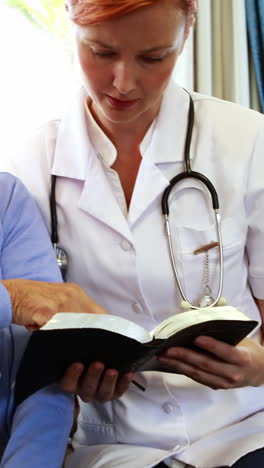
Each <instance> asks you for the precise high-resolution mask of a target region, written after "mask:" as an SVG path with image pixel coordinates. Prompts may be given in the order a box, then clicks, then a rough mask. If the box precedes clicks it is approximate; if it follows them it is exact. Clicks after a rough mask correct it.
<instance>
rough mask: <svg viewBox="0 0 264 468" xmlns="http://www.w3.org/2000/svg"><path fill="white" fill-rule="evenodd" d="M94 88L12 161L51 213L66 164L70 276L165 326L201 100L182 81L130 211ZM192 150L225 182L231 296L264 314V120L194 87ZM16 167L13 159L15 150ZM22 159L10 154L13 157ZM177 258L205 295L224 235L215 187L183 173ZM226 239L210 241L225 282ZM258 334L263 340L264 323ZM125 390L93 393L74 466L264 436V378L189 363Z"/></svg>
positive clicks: (190, 286)
mask: <svg viewBox="0 0 264 468" xmlns="http://www.w3.org/2000/svg"><path fill="white" fill-rule="evenodd" d="M84 96H85V93H84V91H83V90H82V91H81V92H80V94H79V95H78V96H77V98H76V99H75V100H74V102H73V105H72V106H71V109H70V110H69V112H68V113H67V114H66V115H65V117H64V118H63V119H62V121H57V122H50V123H49V124H48V125H46V126H44V127H43V128H41V129H39V131H38V132H36V134H35V136H34V137H33V138H32V140H31V141H30V142H28V143H27V144H26V145H25V147H24V148H23V149H22V150H20V151H19V152H18V153H17V155H16V156H15V158H14V159H13V161H12V166H11V168H12V171H13V172H15V174H16V175H17V176H19V177H21V178H22V180H23V181H24V183H25V184H26V185H27V186H28V187H29V189H30V190H31V191H32V192H33V193H34V195H35V197H36V199H37V201H38V203H39V205H40V208H41V210H42V212H43V215H44V217H45V219H46V222H47V224H48V225H50V213H49V204H48V196H49V185H50V174H51V173H52V174H56V175H57V176H59V177H58V181H57V190H56V193H57V197H56V198H57V210H58V222H59V236H60V245H61V246H62V247H63V248H65V249H66V250H67V252H68V254H69V258H70V267H69V275H68V280H69V281H75V282H78V283H79V284H80V285H81V286H82V287H83V288H84V289H85V290H86V291H87V292H88V294H90V295H91V296H92V297H93V298H94V299H95V300H96V301H98V302H99V303H100V304H101V305H102V306H104V307H105V308H106V309H108V310H109V311H110V313H113V314H116V315H120V316H124V317H126V318H128V319H130V320H132V321H135V322H138V323H139V324H141V325H142V326H143V327H145V328H146V329H148V330H150V329H152V328H154V326H156V325H157V324H158V323H159V322H160V321H161V320H163V319H165V318H166V317H167V316H168V315H170V314H172V313H176V312H177V311H179V306H178V304H179V302H180V296H179V293H178V290H177V286H176V284H175V280H174V276H173V271H172V268H171V263H170V257H169V253H168V245H167V241H166V238H165V233H164V222H163V218H162V215H161V209H160V203H161V194H162V193H163V191H164V189H165V188H166V187H167V186H168V182H169V180H170V179H171V178H172V177H173V176H174V175H176V174H178V173H179V172H180V171H182V169H183V163H182V162H183V150H184V142H185V134H186V126H187V114H188V105H189V99H188V96H187V94H186V93H185V91H183V90H182V89H180V88H178V87H177V86H176V85H174V84H172V83H171V84H170V85H169V87H168V89H167V91H166V93H165V96H164V99H163V103H162V107H161V110H160V114H159V116H158V119H157V122H156V124H155V128H154V130H153V133H152V136H151V138H150V141H149V144H148V145H147V147H146V148H145V150H144V152H143V160H142V164H141V166H140V170H139V174H138V177H137V181H136V185H135V188H134V193H133V197H132V200H131V205H130V208H129V214H128V218H127V219H126V218H125V217H124V215H123V214H122V212H121V210H120V207H119V205H118V203H117V201H116V198H115V196H114V194H113V190H112V187H111V186H110V184H109V180H108V179H107V177H106V174H105V170H104V167H103V164H102V161H101V160H100V158H98V157H97V155H96V153H95V151H94V149H93V147H92V145H91V143H90V140H89V137H88V134H87V125H86V118H87V116H86V114H85V110H84ZM193 98H194V102H195V112H196V116H195V122H196V123H195V128H194V134H193V140H192V149H191V160H192V167H193V169H194V170H197V171H201V172H202V173H203V174H205V175H206V176H207V177H208V178H209V179H210V180H211V181H212V183H213V184H214V186H215V188H216V190H217V192H218V195H219V200H220V209H221V214H222V233H223V241H224V262H225V275H224V288H223V295H224V297H226V298H227V300H228V303H229V304H230V305H234V306H237V307H238V308H239V309H241V310H242V311H244V312H245V313H247V314H248V315H250V316H251V317H252V318H254V319H257V320H259V321H260V315H259V311H258V309H257V307H256V305H255V303H254V300H253V298H252V294H251V291H252V292H253V295H254V296H256V297H258V298H260V299H264V216H263V210H264V178H263V174H264V151H263V148H264V119H263V116H261V115H260V114H257V113H254V112H253V111H249V110H247V109H245V108H242V107H239V106H237V105H234V104H230V103H227V102H223V101H219V100H217V99H214V98H211V97H207V96H202V95H198V94H194V95H193ZM3 167H5V168H6V164H5V163H4V162H3ZM9 167H10V166H9ZM170 213H171V224H172V232H173V239H174V248H175V256H176V260H177V267H178V270H179V274H180V277H181V280H182V284H183V287H184V290H185V292H186V295H187V297H189V298H190V299H191V300H192V301H195V300H197V299H198V298H199V295H200V294H201V288H202V276H203V256H199V255H197V256H195V255H193V251H194V250H195V249H196V248H198V247H200V246H202V245H205V244H207V243H209V242H211V241H213V240H216V234H215V228H214V217H213V212H212V210H211V204H210V198H209V196H208V193H207V190H206V189H205V188H204V187H203V186H201V185H200V184H199V183H197V182H196V181H194V180H191V179H189V180H187V181H183V182H181V183H180V184H179V185H178V186H177V187H176V188H175V191H174V194H173V195H172V197H171V200H170ZM217 260H218V257H217V251H213V250H212V251H210V272H211V273H210V275H211V279H212V289H213V292H215V291H216V290H217V284H218V281H217V279H218V269H217V268H218V261H217ZM254 339H256V340H257V341H259V340H260V332H259V330H258V331H257V332H256V333H255V334H254ZM137 379H138V381H139V382H140V383H142V384H143V385H144V386H145V387H146V391H145V393H143V392H141V391H140V390H139V389H138V388H136V387H135V386H134V385H131V387H130V389H129V391H128V392H127V393H126V394H125V395H124V396H123V397H122V398H120V399H119V400H116V401H113V402H109V403H106V404H98V403H94V404H84V403H81V414H80V418H79V427H78V431H77V433H76V435H75V439H74V445H75V448H76V452H75V455H74V456H72V457H69V459H68V464H67V468H68V467H71V466H74V467H79V468H80V467H85V468H87V467H93V468H106V467H107V468H110V467H116V466H118V467H120V466H122V468H126V467H127V468H131V467H132V466H133V468H143V467H145V468H146V467H151V466H154V465H155V464H157V463H158V462H159V461H160V460H162V459H165V458H167V457H168V456H170V455H171V454H175V456H176V458H177V460H178V461H179V464H178V463H177V462H175V463H176V464H175V466H179V465H180V466H181V463H180V461H182V462H183V463H186V464H190V465H193V466H195V467H197V468H213V467H216V466H222V465H229V464H232V463H234V462H235V461H236V460H237V459H238V458H240V457H241V456H243V455H244V454H246V453H248V452H249V451H252V450H255V449H257V448H260V447H263V446H264V431H263V427H264V387H259V388H251V387H247V388H242V389H237V390H228V391H224V390H218V391H214V390H211V389H209V388H207V387H205V386H203V385H200V384H198V383H196V382H193V381H192V380H191V379H188V378H186V377H184V376H180V375H173V374H165V373H163V374H162V373H155V372H150V373H144V374H141V375H139V376H137Z"/></svg>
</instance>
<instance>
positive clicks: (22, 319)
mask: <svg viewBox="0 0 264 468" xmlns="http://www.w3.org/2000/svg"><path fill="white" fill-rule="evenodd" d="M1 283H3V285H4V286H5V288H6V289H7V291H8V293H9V295H10V299H11V303H12V314H13V318H12V321H13V323H15V324H17V325H24V326H25V327H27V328H28V329H29V330H35V329H38V328H39V327H41V326H42V325H44V324H45V323H46V322H47V321H48V320H49V319H50V318H51V317H52V316H53V315H54V314H56V313H57V312H87V313H92V314H106V313H107V312H106V310H104V309H103V308H102V307H101V306H99V305H98V304H96V302H94V301H93V300H92V299H91V298H90V297H88V296H87V295H86V294H85V292H84V291H83V290H82V288H80V286H78V285H77V284H73V283H46V282H42V281H32V280H25V279H11V280H2V281H1ZM132 379H133V374H132V373H131V372H130V373H127V374H126V375H124V376H123V377H122V378H119V373H118V372H117V371H116V370H114V369H107V370H106V371H105V369H104V364H102V363H100V362H95V363H92V364H91V365H90V366H89V368H88V369H87V370H85V369H84V365H83V364H81V363H74V364H72V365H71V366H69V367H68V369H67V370H66V372H65V374H64V377H63V378H62V379H61V388H62V390H64V391H66V392H73V393H78V394H79V396H80V397H81V398H82V400H83V401H86V402H87V401H92V400H98V401H101V402H105V401H108V400H111V399H114V398H119V397H120V396H121V395H122V394H123V393H124V392H125V391H126V390H127V389H128V386H129V383H130V382H131V380H132Z"/></svg>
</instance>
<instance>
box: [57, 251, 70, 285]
mask: <svg viewBox="0 0 264 468" xmlns="http://www.w3.org/2000/svg"><path fill="white" fill-rule="evenodd" d="M54 251H55V255H56V260H57V264H58V267H59V269H60V271H61V275H62V278H63V280H64V281H66V273H67V269H68V264H69V261H68V256H67V254H66V252H65V250H64V249H62V248H61V247H59V246H58V245H55V246H54Z"/></svg>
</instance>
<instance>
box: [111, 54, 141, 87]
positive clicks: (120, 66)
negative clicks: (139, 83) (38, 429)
mask: <svg viewBox="0 0 264 468" xmlns="http://www.w3.org/2000/svg"><path fill="white" fill-rule="evenodd" d="M113 86H114V87H115V88H116V89H117V90H118V92H119V93H120V94H129V93H130V92H131V91H133V90H134V89H135V88H136V70H135V65H133V64H132V63H128V62H125V61H120V62H118V63H116V64H115V68H114V77H113Z"/></svg>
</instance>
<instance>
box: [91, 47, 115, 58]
mask: <svg viewBox="0 0 264 468" xmlns="http://www.w3.org/2000/svg"><path fill="white" fill-rule="evenodd" d="M91 50H92V53H93V54H94V55H97V56H98V57H113V56H114V55H115V53H114V52H110V51H101V50H94V49H91Z"/></svg>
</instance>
